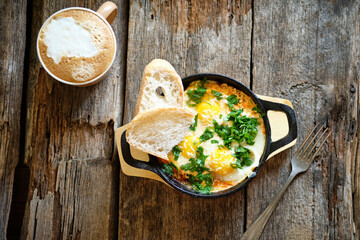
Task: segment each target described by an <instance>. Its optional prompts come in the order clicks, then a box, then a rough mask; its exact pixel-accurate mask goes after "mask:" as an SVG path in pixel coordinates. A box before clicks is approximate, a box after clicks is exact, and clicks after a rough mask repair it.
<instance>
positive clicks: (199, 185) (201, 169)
mask: <svg viewBox="0 0 360 240" xmlns="http://www.w3.org/2000/svg"><path fill="white" fill-rule="evenodd" d="M207 157H208V156H207V155H205V154H204V148H203V147H198V148H197V149H196V158H190V159H189V161H190V162H189V163H187V164H184V165H182V166H181V167H180V169H182V170H184V171H190V172H196V173H197V174H196V175H192V174H187V176H188V181H189V183H190V185H191V187H192V188H193V189H194V190H196V191H199V192H201V193H206V194H210V192H211V190H212V189H213V187H212V185H213V177H212V175H211V174H210V172H209V169H208V168H206V167H205V159H206V158H207Z"/></svg>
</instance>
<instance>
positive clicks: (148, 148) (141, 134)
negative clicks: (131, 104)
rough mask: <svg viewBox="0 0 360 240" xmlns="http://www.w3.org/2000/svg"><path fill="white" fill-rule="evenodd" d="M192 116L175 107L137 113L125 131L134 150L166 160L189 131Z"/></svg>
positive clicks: (186, 111) (188, 112) (187, 111)
mask: <svg viewBox="0 0 360 240" xmlns="http://www.w3.org/2000/svg"><path fill="white" fill-rule="evenodd" d="M193 121H194V114H193V113H192V112H190V111H189V110H185V109H183V108H177V107H162V108H153V109H150V110H148V111H145V112H142V113H139V114H138V115H137V116H136V117H135V118H134V119H133V120H132V121H131V123H130V126H129V128H128V129H127V131H126V139H127V142H128V143H129V144H130V145H131V146H132V147H134V148H137V149H139V150H141V151H143V152H147V153H149V154H151V155H154V156H157V157H160V158H163V159H166V160H168V156H167V155H168V153H170V151H171V150H172V148H173V147H174V146H175V145H177V144H179V143H180V142H181V141H182V140H183V139H184V137H185V136H186V134H187V133H188V131H189V127H190V125H191V124H192V123H193Z"/></svg>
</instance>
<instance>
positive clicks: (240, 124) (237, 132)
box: [213, 109, 259, 149]
mask: <svg viewBox="0 0 360 240" xmlns="http://www.w3.org/2000/svg"><path fill="white" fill-rule="evenodd" d="M242 112H243V109H233V110H232V111H231V112H230V113H229V115H228V116H226V117H225V119H224V122H225V120H226V121H229V122H232V125H231V126H228V125H219V124H218V123H217V122H216V120H213V124H214V130H215V132H216V133H217V134H218V135H219V137H221V138H222V139H223V140H224V145H225V146H226V147H227V148H229V149H231V143H232V142H238V143H241V142H243V141H245V142H246V143H247V144H249V145H254V143H255V137H256V135H257V133H258V129H257V126H258V125H259V122H258V120H257V118H253V117H247V116H242V115H241V113H242Z"/></svg>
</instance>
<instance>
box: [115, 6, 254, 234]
mask: <svg viewBox="0 0 360 240" xmlns="http://www.w3.org/2000/svg"><path fill="white" fill-rule="evenodd" d="M251 25H252V12H251V1H160V0H158V1H151V2H150V1H131V2H130V13H129V37H128V39H129V40H128V59H127V82H126V96H125V110H124V123H127V122H129V121H130V120H131V118H132V114H133V111H134V106H135V102H136V98H137V96H138V91H139V83H140V80H141V76H142V72H143V69H144V67H145V65H146V64H147V63H149V62H150V61H151V60H152V59H154V58H163V59H166V60H168V61H170V63H172V64H173V66H174V67H175V69H176V70H177V71H178V73H179V74H180V76H183V77H184V76H187V75H191V74H195V73H200V72H214V73H220V74H226V75H229V76H231V77H234V78H236V79H238V80H240V81H241V82H243V83H244V84H246V85H248V86H249V85H250V42H251V40H250V39H251ZM119 194H120V199H119V230H118V231H119V233H118V234H119V238H121V239H159V238H160V239H213V238H216V239H236V238H239V236H241V234H242V232H243V224H244V222H243V220H244V204H245V202H244V191H240V192H238V193H236V194H234V195H232V196H229V197H226V198H222V199H213V200H204V199H195V198H192V197H189V196H186V195H184V194H182V193H179V192H177V191H175V190H173V189H171V188H169V187H167V186H166V185H164V184H162V183H158V182H156V181H153V180H148V179H140V178H135V177H127V176H125V175H124V174H122V173H121V174H120V192H119Z"/></svg>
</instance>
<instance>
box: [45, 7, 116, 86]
mask: <svg viewBox="0 0 360 240" xmlns="http://www.w3.org/2000/svg"><path fill="white" fill-rule="evenodd" d="M38 51H39V55H40V58H41V59H42V61H43V63H44V65H45V67H46V68H47V70H48V71H50V72H51V73H52V74H54V75H55V76H56V77H58V78H60V79H62V80H65V81H68V82H75V83H81V82H87V81H90V80H92V79H94V78H96V77H98V76H99V75H101V74H102V73H104V72H105V71H106V70H107V69H108V68H109V66H110V65H111V63H112V60H113V58H114V54H115V39H114V36H113V33H112V30H111V29H110V27H109V26H108V25H107V24H106V23H105V22H104V20H103V19H101V18H100V17H99V16H97V15H96V14H95V13H92V12H90V11H86V10H82V9H69V10H66V11H62V12H59V13H57V14H55V15H54V16H53V17H51V18H50V19H49V20H48V21H47V23H46V24H45V25H44V26H43V28H42V30H41V32H40V33H39V38H38Z"/></svg>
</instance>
